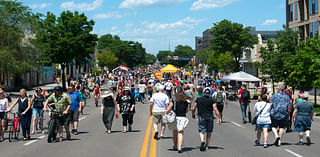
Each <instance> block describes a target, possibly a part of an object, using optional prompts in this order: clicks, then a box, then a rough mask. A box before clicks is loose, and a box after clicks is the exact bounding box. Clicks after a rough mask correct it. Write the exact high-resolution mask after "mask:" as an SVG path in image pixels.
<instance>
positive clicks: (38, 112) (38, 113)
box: [32, 108, 43, 118]
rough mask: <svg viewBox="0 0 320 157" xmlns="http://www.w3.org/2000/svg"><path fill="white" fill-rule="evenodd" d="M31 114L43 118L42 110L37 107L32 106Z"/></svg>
mask: <svg viewBox="0 0 320 157" xmlns="http://www.w3.org/2000/svg"><path fill="white" fill-rule="evenodd" d="M32 116H33V117H40V118H43V110H42V109H39V108H32Z"/></svg>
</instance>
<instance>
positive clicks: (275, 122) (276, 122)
mask: <svg viewBox="0 0 320 157" xmlns="http://www.w3.org/2000/svg"><path fill="white" fill-rule="evenodd" d="M288 124H289V121H288V117H285V118H283V119H280V120H277V119H274V118H272V117H271V126H272V127H273V128H277V127H279V128H287V127H288Z"/></svg>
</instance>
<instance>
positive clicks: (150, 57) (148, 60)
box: [145, 53, 157, 65]
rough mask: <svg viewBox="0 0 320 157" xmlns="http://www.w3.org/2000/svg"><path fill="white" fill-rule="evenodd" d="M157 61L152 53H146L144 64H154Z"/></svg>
mask: <svg viewBox="0 0 320 157" xmlns="http://www.w3.org/2000/svg"><path fill="white" fill-rule="evenodd" d="M156 61H157V57H156V56H155V55H153V54H150V53H147V54H146V57H145V64H146V65H148V64H154V63H155V62H156Z"/></svg>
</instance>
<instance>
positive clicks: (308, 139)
mask: <svg viewBox="0 0 320 157" xmlns="http://www.w3.org/2000/svg"><path fill="white" fill-rule="evenodd" d="M306 138H307V146H310V144H311V138H310V137H309V136H307V137H306Z"/></svg>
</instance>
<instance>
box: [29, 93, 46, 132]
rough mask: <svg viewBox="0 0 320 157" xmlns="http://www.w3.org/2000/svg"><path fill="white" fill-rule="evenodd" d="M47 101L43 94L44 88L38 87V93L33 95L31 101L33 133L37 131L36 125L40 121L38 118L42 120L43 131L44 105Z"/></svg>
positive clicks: (41, 127)
mask: <svg viewBox="0 0 320 157" xmlns="http://www.w3.org/2000/svg"><path fill="white" fill-rule="evenodd" d="M45 101H46V98H45V97H44V96H43V95H42V89H41V88H37V89H36V94H35V95H33V96H32V98H31V103H32V104H33V108H32V116H33V119H32V131H31V134H34V133H35V129H36V125H37V123H38V121H37V120H38V118H39V120H40V129H41V132H42V133H43V107H44V102H45Z"/></svg>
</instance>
